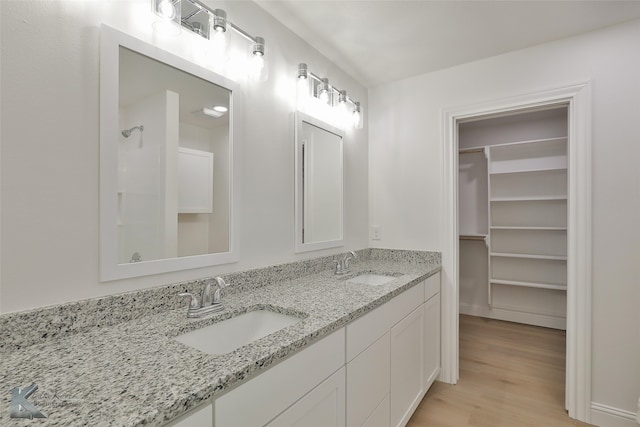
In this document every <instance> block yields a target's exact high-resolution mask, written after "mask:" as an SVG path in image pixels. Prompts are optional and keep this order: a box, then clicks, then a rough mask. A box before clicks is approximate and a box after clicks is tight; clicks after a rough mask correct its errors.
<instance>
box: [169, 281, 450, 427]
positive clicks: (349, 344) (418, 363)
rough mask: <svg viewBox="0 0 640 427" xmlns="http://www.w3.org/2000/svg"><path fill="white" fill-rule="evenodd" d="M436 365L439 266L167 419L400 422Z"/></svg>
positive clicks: (394, 425) (328, 424)
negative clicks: (210, 398) (252, 374)
mask: <svg viewBox="0 0 640 427" xmlns="http://www.w3.org/2000/svg"><path fill="white" fill-rule="evenodd" d="M439 373H440V274H439V273H437V274H435V275H433V276H431V277H429V278H428V279H426V280H425V281H424V282H422V283H420V284H418V285H416V286H413V287H411V288H410V289H407V290H406V291H404V292H402V293H401V294H399V295H397V296H395V297H394V298H392V299H391V300H389V301H388V302H386V303H385V304H383V305H381V306H380V307H377V308H375V309H373V310H371V311H370V312H368V313H367V314H365V315H364V316H362V317H360V318H358V319H356V320H355V321H353V322H351V323H350V324H348V325H347V326H346V327H344V328H341V329H339V330H337V331H335V332H333V333H331V334H330V335H328V336H327V337H325V338H322V339H321V340H320V341H318V342H316V343H314V344H312V345H310V346H309V347H307V348H305V349H304V350H302V351H300V352H299V353H296V354H294V355H292V356H291V357H289V358H287V359H285V360H284V361H282V362H280V363H278V364H276V365H275V366H273V367H271V368H269V369H267V370H266V371H265V372H263V373H261V374H260V375H258V376H256V377H255V378H252V379H250V380H249V381H247V382H244V383H242V384H240V385H239V386H237V387H235V388H233V389H232V390H230V391H228V392H226V393H225V394H223V395H221V396H220V397H218V398H215V399H214V400H213V408H212V405H211V403H207V404H204V405H202V406H201V407H199V408H197V409H195V410H194V411H192V412H190V413H188V414H186V415H184V416H182V417H180V418H178V419H177V420H174V421H173V422H172V423H170V424H168V425H169V426H171V427H191V426H214V427H237V426H242V427H260V426H269V427H292V426H299V427H314V426H318V427H345V426H346V427H390V426H391V427H398V426H400V427H402V426H404V425H405V424H406V423H407V422H408V421H409V418H410V417H411V415H412V414H413V412H414V411H415V408H416V407H417V406H418V404H419V403H420V400H421V399H422V398H423V397H424V395H425V393H426V392H427V390H428V389H429V387H430V386H431V384H432V383H433V381H434V380H435V379H436V378H437V376H438V374H439ZM207 417H208V418H207Z"/></svg>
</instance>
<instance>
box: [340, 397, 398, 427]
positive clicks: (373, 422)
mask: <svg viewBox="0 0 640 427" xmlns="http://www.w3.org/2000/svg"><path fill="white" fill-rule="evenodd" d="M347 427H349V426H347ZM362 427H389V395H388V394H387V395H386V396H385V398H384V400H383V401H382V402H380V404H379V405H378V407H377V408H376V409H375V410H374V411H373V412H372V413H371V415H369V418H367V420H366V421H365V422H364V424H362Z"/></svg>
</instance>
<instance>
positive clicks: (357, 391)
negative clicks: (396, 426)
mask: <svg viewBox="0 0 640 427" xmlns="http://www.w3.org/2000/svg"><path fill="white" fill-rule="evenodd" d="M389 337H390V334H389V332H387V333H386V334H384V335H383V336H382V337H380V338H379V339H378V340H377V341H376V342H375V343H373V344H371V346H369V347H368V348H367V349H366V350H364V351H363V352H362V353H360V354H359V355H358V356H357V357H356V358H355V359H353V360H352V361H351V362H349V363H348V364H347V426H349V427H359V426H361V425H363V424H364V422H365V421H366V420H367V418H368V417H369V416H370V415H371V414H372V413H373V412H374V411H375V410H376V408H378V406H379V405H380V402H382V401H383V400H384V398H385V396H387V395H388V394H389V378H390V372H389V363H390V361H389V357H390V348H389V344H390V341H389ZM388 405H389V402H388V401H387V406H388ZM388 412H389V409H387V414H388ZM386 424H387V425H389V416H388V415H387V422H386Z"/></svg>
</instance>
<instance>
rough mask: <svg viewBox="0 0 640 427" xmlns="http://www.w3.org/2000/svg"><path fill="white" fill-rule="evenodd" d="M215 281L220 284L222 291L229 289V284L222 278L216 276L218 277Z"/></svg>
mask: <svg viewBox="0 0 640 427" xmlns="http://www.w3.org/2000/svg"><path fill="white" fill-rule="evenodd" d="M213 280H215V281H216V283H218V287H219V288H220V289H224V288H226V287H227V282H225V281H224V279H223V278H222V277H220V276H216V277H214V278H213Z"/></svg>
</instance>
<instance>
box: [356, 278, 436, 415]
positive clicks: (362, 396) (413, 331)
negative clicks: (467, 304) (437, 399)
mask: <svg viewBox="0 0 640 427" xmlns="http://www.w3.org/2000/svg"><path fill="white" fill-rule="evenodd" d="M425 290H428V293H425ZM439 291H440V275H439V274H436V275H435V276H432V277H431V278H429V279H428V280H427V281H426V282H423V283H421V284H419V285H417V286H414V287H412V288H410V289H408V290H407V291H405V292H403V293H401V294H400V295H398V296H396V297H395V298H393V299H392V300H390V301H389V302H387V303H385V304H383V305H382V306H380V307H378V308H376V309H374V310H372V311H371V312H369V313H367V314H366V315H364V316H362V317H361V318H359V319H357V320H356V321H354V322H353V323H351V324H349V325H347V328H346V329H347V426H348V427H361V426H366V427H378V426H394V427H395V426H404V425H405V424H406V423H407V421H408V420H409V418H410V417H411V415H412V414H413V411H414V410H415V408H416V407H417V405H418V404H419V403H420V400H421V399H422V397H423V396H424V394H425V393H426V391H427V390H428V388H429V386H430V385H431V383H432V382H433V380H434V379H435V377H436V376H437V374H438V373H439V369H440V366H439V363H440V354H439V352H440V330H439V328H440V320H439V318H438V319H437V324H435V325H432V324H430V323H429V322H431V321H433V319H434V316H435V311H436V309H437V314H438V316H439V312H440V304H439V294H438V295H436V294H435V293H439ZM434 292H435V293H434ZM426 296H427V297H428V301H427V302H428V306H429V309H426V308H425V307H426V306H425V303H424V301H425V297H426ZM436 300H438V303H437V304H436V303H435V302H436ZM427 317H428V318H429V320H426V319H427ZM432 340H433V342H429V343H427V341H432ZM436 352H437V353H438V354H437V355H436V354H435V353H436ZM427 370H429V373H428V375H427V373H426V371H427Z"/></svg>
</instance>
